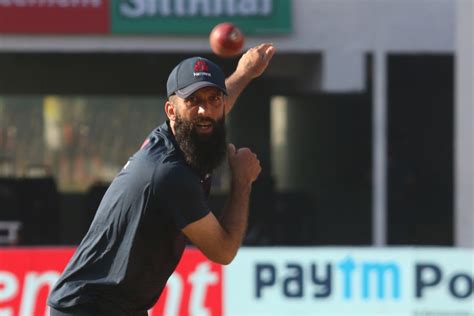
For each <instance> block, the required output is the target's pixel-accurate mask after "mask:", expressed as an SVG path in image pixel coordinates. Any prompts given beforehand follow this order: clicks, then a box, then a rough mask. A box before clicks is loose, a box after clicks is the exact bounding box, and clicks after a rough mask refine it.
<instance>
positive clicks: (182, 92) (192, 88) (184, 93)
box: [175, 81, 227, 99]
mask: <svg viewBox="0 0 474 316" xmlns="http://www.w3.org/2000/svg"><path fill="white" fill-rule="evenodd" d="M205 87H216V88H217V89H219V90H221V91H222V92H224V94H226V95H227V91H226V90H225V89H222V87H219V86H218V85H216V84H214V83H212V82H209V81H199V82H195V83H193V84H190V85H189V86H187V87H186V88H183V89H179V90H176V92H175V93H176V95H177V96H178V97H180V98H182V99H186V98H187V97H189V96H190V95H191V94H193V93H194V92H196V91H197V90H199V89H201V88H205Z"/></svg>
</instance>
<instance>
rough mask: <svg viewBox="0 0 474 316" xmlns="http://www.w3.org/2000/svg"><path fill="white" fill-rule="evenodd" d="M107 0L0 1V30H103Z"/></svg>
mask: <svg viewBox="0 0 474 316" xmlns="http://www.w3.org/2000/svg"><path fill="white" fill-rule="evenodd" d="M109 25H110V14H109V0H82V1H78V0H49V1H42V0H36V1H34V0H33V1H0V32H1V33H34V34H39V33H49V34H106V33H108V32H109V28H110V27H109Z"/></svg>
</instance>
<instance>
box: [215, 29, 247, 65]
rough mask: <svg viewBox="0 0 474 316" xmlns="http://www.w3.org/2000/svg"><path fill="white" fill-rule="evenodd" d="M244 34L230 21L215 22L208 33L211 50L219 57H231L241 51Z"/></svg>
mask: <svg viewBox="0 0 474 316" xmlns="http://www.w3.org/2000/svg"><path fill="white" fill-rule="evenodd" d="M244 39H245V38H244V34H243V33H242V31H240V29H239V28H238V27H237V26H235V25H234V24H232V23H229V22H224V23H220V24H217V25H216V26H214V28H213V29H212V31H211V33H210V34H209V44H210V45H211V49H212V51H213V52H214V53H215V54H216V55H218V56H220V57H224V58H227V57H232V56H235V55H238V54H240V53H241V52H242V47H243V46H244Z"/></svg>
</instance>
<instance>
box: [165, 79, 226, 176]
mask: <svg viewBox="0 0 474 316" xmlns="http://www.w3.org/2000/svg"><path fill="white" fill-rule="evenodd" d="M170 102H172V103H173V104H174V107H175V112H176V119H175V122H174V131H175V137H176V140H177V142H178V144H179V146H180V148H181V150H182V151H183V153H184V155H185V158H186V161H187V162H188V163H189V164H190V165H191V166H192V167H193V168H195V169H197V170H198V171H199V172H200V173H202V174H205V173H209V172H211V171H212V170H213V169H215V168H216V167H217V166H218V165H219V164H220V163H221V162H222V160H223V159H224V157H225V152H226V133H225V114H224V95H223V93H222V92H221V91H220V90H219V89H217V88H213V87H206V88H203V89H200V90H198V91H196V92H195V93H193V94H192V95H191V96H189V97H188V98H186V99H181V98H179V97H177V96H173V97H171V98H170Z"/></svg>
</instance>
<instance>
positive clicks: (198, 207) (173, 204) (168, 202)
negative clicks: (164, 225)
mask: <svg viewBox="0 0 474 316" xmlns="http://www.w3.org/2000/svg"><path fill="white" fill-rule="evenodd" d="M153 182H154V184H155V187H156V194H157V200H158V204H159V207H160V209H162V210H164V211H165V212H167V213H169V214H170V215H171V217H172V218H173V220H174V222H175V224H176V226H177V227H178V228H179V229H183V228H184V227H186V226H187V225H188V224H191V223H192V222H195V221H197V220H199V219H201V218H203V217H204V216H206V215H207V214H208V213H209V212H210V209H209V205H208V203H207V198H206V195H205V192H204V189H203V186H202V184H201V181H200V179H199V177H198V175H197V174H196V173H194V172H193V171H192V170H191V169H190V168H189V167H187V166H184V165H180V164H173V165H171V166H168V167H166V168H163V169H162V170H161V171H160V172H156V174H155V175H154V179H153Z"/></svg>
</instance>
